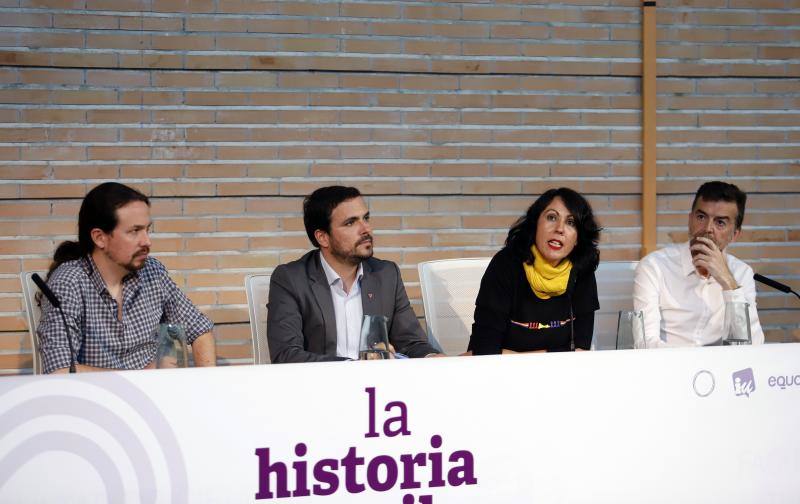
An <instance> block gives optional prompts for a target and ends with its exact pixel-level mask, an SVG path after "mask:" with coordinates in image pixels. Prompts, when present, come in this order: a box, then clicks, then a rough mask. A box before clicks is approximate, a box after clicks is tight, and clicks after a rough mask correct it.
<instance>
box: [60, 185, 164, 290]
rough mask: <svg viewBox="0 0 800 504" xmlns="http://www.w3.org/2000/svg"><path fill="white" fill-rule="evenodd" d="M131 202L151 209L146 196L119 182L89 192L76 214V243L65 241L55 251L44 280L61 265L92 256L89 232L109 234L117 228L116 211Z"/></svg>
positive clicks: (92, 245)
mask: <svg viewBox="0 0 800 504" xmlns="http://www.w3.org/2000/svg"><path fill="white" fill-rule="evenodd" d="M134 201H141V202H143V203H145V204H146V205H147V206H150V200H149V199H147V196H145V195H144V194H142V193H141V192H139V191H137V190H136V189H133V188H132V187H128V186H126V185H123V184H120V183H118V182H105V183H103V184H100V185H99V186H97V187H95V188H94V189H92V190H91V191H89V192H88V193H87V194H86V197H84V198H83V203H81V209H80V211H79V212H78V241H65V242H62V243H61V244H60V245H59V246H58V247H57V248H56V251H55V253H54V254H53V263H52V264H51V265H50V268H49V269H48V271H47V278H48V279H49V278H50V275H52V274H53V271H55V269H56V268H58V267H59V266H60V265H61V264H62V263H65V262H67V261H74V260H75V259H80V258H81V257H85V256H87V255H89V254H91V253H92V252H93V251H94V241H93V240H92V229H95V228H97V229H100V230H101V231H103V232H104V233H107V234H110V233H111V232H112V231H114V228H116V227H117V222H118V221H117V209H118V208H120V207H123V206H125V205H127V204H128V203H131V202H134Z"/></svg>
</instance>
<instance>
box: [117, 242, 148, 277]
mask: <svg viewBox="0 0 800 504" xmlns="http://www.w3.org/2000/svg"><path fill="white" fill-rule="evenodd" d="M149 254H150V249H149V248H148V249H142V250H139V251H137V252H136V253H135V254H134V255H133V256H131V258H130V260H129V261H127V262H117V264H118V265H119V266H122V267H123V268H125V269H126V270H127V271H128V272H129V273H135V272H137V271H139V270H140V269H142V268H144V265H145V264H146V263H147V256H148V255H149ZM112 260H113V259H112ZM115 262H116V261H115Z"/></svg>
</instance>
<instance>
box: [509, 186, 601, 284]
mask: <svg viewBox="0 0 800 504" xmlns="http://www.w3.org/2000/svg"><path fill="white" fill-rule="evenodd" d="M556 197H559V198H561V201H563V202H564V206H566V207H567V210H569V211H570V213H571V214H572V216H573V217H574V218H575V227H576V229H577V231H578V240H577V243H576V244H575V248H574V249H572V252H570V254H569V260H570V261H572V265H573V267H575V270H576V271H577V272H585V271H594V270H595V269H597V265H598V264H599V263H600V250H599V249H598V248H597V244H598V242H599V241H600V231H602V228H601V227H600V226H599V225H598V224H597V221H596V220H595V218H594V213H593V212H592V207H591V205H589V202H588V201H586V198H584V197H583V196H581V195H580V194H579V193H578V192H576V191H573V190H572V189H570V188H568V187H559V188H558V189H550V190H548V191H546V192H545V193H544V194H542V195H541V196H539V198H538V199H537V200H536V201H534V202H533V204H532V205H531V206H530V207H529V208H528V211H527V212H525V215H523V216H522V217H520V218H519V219H517V221H516V222H515V223H514V225H513V226H512V227H511V229H510V230H509V231H508V238H506V247H509V248H510V249H512V250H513V251H514V252H516V254H517V255H518V256H519V257H520V258H522V259H523V260H524V261H525V262H526V263H528V264H533V253H532V252H531V247H532V246H533V245H534V243H536V226H537V224H538V222H539V216H540V215H541V214H542V212H544V210H545V208H547V205H549V204H550V202H551V201H553V200H554V199H555V198H556Z"/></svg>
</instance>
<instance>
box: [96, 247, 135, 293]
mask: <svg viewBox="0 0 800 504" xmlns="http://www.w3.org/2000/svg"><path fill="white" fill-rule="evenodd" d="M85 259H86V261H84V268H85V269H86V273H87V274H88V275H89V279H90V280H91V281H92V283H93V284H94V286H95V288H96V289H97V292H100V293H103V292H108V287H107V286H106V282H105V280H103V276H102V275H100V270H98V269H97V264H96V263H95V262H94V259H92V255H91V254H87V255H86V256H85ZM138 279H139V271H138V270H136V271H131V272H130V273H128V274H127V275H125V277H124V278H123V279H122V283H123V284H125V283H127V282H128V281H130V280H138Z"/></svg>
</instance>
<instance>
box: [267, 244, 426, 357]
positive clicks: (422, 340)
mask: <svg viewBox="0 0 800 504" xmlns="http://www.w3.org/2000/svg"><path fill="white" fill-rule="evenodd" d="M319 254H320V252H319V250H314V251H311V252H309V253H307V254H306V255H304V256H303V257H301V258H300V259H298V260H296V261H292V262H290V263H287V264H281V265H280V266H278V267H277V268H275V271H273V273H272V277H271V278H270V283H269V301H268V303H267V310H268V311H267V340H268V341H269V353H270V355H271V357H272V362H273V363H275V364H278V363H284V362H316V361H334V360H345V359H344V358H343V357H337V356H336V316H335V315H334V311H333V300H332V298H331V290H330V286H329V285H328V281H327V278H326V277H325V272H324V270H323V269H322V264H321V263H320V260H319ZM363 265H364V276H363V277H362V278H361V303H362V306H363V310H364V315H384V316H386V318H387V319H388V323H387V328H388V330H389V342H390V343H391V344H392V345H393V346H394V348H395V349H396V350H397V351H398V352H400V353H403V354H406V355H408V356H409V357H424V356H426V355H428V354H430V353H436V352H437V350H436V349H435V348H433V347H432V346H431V345H429V344H428V340H427V337H426V336H425V332H424V331H423V330H422V327H420V325H419V321H418V320H417V317H416V315H415V314H414V310H412V309H411V304H410V303H409V302H408V296H407V295H406V289H405V287H404V286H403V280H402V279H401V278H400V269H399V268H398V267H397V265H396V264H395V263H393V262H391V261H382V260H380V259H375V258H370V259H367V260H365V261H364V262H363Z"/></svg>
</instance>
